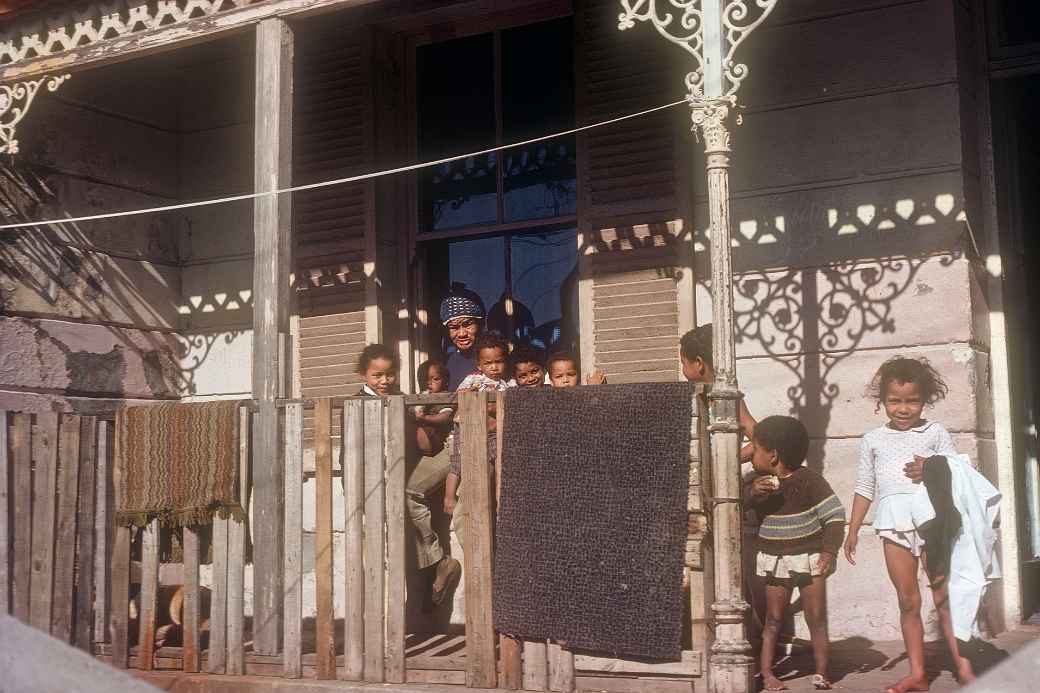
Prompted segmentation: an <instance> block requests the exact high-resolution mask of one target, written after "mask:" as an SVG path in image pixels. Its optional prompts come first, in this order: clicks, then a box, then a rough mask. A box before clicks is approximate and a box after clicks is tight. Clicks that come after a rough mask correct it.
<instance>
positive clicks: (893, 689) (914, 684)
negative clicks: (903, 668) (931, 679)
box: [885, 676, 929, 693]
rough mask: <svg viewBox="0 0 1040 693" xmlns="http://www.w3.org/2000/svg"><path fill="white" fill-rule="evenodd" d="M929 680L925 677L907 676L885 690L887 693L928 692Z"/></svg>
mask: <svg viewBox="0 0 1040 693" xmlns="http://www.w3.org/2000/svg"><path fill="white" fill-rule="evenodd" d="M928 688H929V686H928V679H927V678H925V677H924V676H920V677H916V676H907V677H906V678H903V679H900V680H899V681H897V682H896V683H893V684H892V685H891V686H889V687H888V688H886V689H885V693H909V691H927V690H928Z"/></svg>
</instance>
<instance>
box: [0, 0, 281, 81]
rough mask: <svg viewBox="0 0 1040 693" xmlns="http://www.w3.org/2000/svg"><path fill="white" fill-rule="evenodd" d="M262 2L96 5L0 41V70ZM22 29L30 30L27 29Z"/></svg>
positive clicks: (161, 0)
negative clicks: (24, 61) (152, 5)
mask: <svg viewBox="0 0 1040 693" xmlns="http://www.w3.org/2000/svg"><path fill="white" fill-rule="evenodd" d="M259 2H262V0H158V2H156V3H155V6H154V8H153V7H151V6H150V3H147V2H145V1H144V0H123V1H122V2H100V3H94V4H91V5H90V6H88V7H87V8H85V9H84V10H82V11H80V12H78V13H67V14H63V15H60V16H57V17H54V18H51V19H48V20H46V21H43V22H41V23H40V26H38V27H34V28H35V29H36V31H35V32H34V33H24V34H22V35H21V36H11V37H5V38H6V40H4V41H0V66H6V65H11V64H14V63H18V62H21V61H23V60H28V59H38V58H44V57H48V56H51V55H55V54H57V53H62V52H64V51H70V50H72V49H74V48H83V47H84V46H89V45H91V44H94V43H98V42H100V41H105V40H108V39H114V38H122V37H125V36H129V35H131V34H136V33H138V32H142V31H147V30H149V29H158V28H160V27H166V26H170V25H171V24H178V23H181V22H186V21H188V20H190V19H196V18H198V17H206V16H210V15H215V14H219V13H220V12H225V11H228V10H233V9H236V8H239V7H246V6H247V5H253V4H256V3H259ZM19 29H20V30H22V31H26V30H27V28H26V27H24V26H22V27H19ZM41 36H45V38H43V39H41V38H40V37H41Z"/></svg>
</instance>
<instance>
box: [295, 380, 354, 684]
mask: <svg viewBox="0 0 1040 693" xmlns="http://www.w3.org/2000/svg"><path fill="white" fill-rule="evenodd" d="M301 406H302V405H301ZM363 407H364V402H362V401H361V400H351V401H349V402H344V403H343V495H344V500H345V506H346V508H345V511H346V516H347V517H346V558H345V562H346V567H345V570H344V571H343V572H344V573H345V583H346V584H345V585H344V587H345V590H346V601H347V613H346V618H344V619H343V620H344V631H345V632H344V638H343V641H344V645H343V651H344V667H343V678H345V679H346V680H348V681H360V680H361V677H362V676H363V675H364V673H365V542H364V513H365V494H364V487H365V418H364V409H363Z"/></svg>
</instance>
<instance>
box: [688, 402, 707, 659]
mask: <svg viewBox="0 0 1040 693" xmlns="http://www.w3.org/2000/svg"><path fill="white" fill-rule="evenodd" d="M701 393H702V390H701V388H700V387H697V389H696V391H695V392H694V395H693V401H692V405H691V406H692V412H691V419H690V483H689V487H688V488H687V496H686V512H687V528H686V531H687V534H686V557H685V561H684V563H685V565H686V572H687V575H688V576H689V608H690V629H691V633H690V636H691V637H690V642H691V645H692V647H693V649H694V650H698V651H700V652H702V653H703V652H707V650H708V647H709V646H710V645H711V628H710V626H709V624H710V620H711V618H710V617H711V602H712V599H713V596H712V595H714V590H713V588H712V585H711V575H712V569H711V566H709V565H706V562H705V556H709V557H710V556H711V552H710V549H709V547H708V544H707V541H706V540H707V536H708V522H707V515H706V512H707V505H706V504H705V502H704V499H705V496H710V495H711V490H710V486H708V487H707V489H708V492H707V493H705V489H706V486H705V484H710V483H711V473H710V471H711V470H710V469H708V471H707V473H705V467H706V465H704V464H703V460H704V457H703V454H702V451H703V449H704V447H705V440H704V437H705V436H706V435H707V426H706V425H705V420H704V418H703V417H702V416H701V415H700V407H701V401H702V394H701Z"/></svg>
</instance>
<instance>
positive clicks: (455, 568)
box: [431, 556, 462, 606]
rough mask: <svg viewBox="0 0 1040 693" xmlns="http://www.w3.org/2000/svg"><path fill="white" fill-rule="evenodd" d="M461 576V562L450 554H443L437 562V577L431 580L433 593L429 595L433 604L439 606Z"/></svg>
mask: <svg viewBox="0 0 1040 693" xmlns="http://www.w3.org/2000/svg"><path fill="white" fill-rule="evenodd" d="M460 577H462V564H461V563H459V562H458V561H456V560H455V559H454V558H451V557H450V556H445V557H444V558H442V559H441V560H440V563H438V564H437V577H436V579H435V580H434V581H433V595H432V597H431V599H432V601H433V604H434V606H440V604H441V602H443V601H444V597H446V596H447V595H448V593H449V592H451V590H453V589H454V588H455V585H457V584H458V583H459V578H460Z"/></svg>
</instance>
